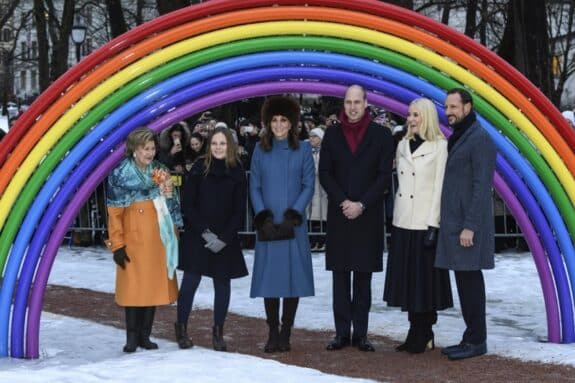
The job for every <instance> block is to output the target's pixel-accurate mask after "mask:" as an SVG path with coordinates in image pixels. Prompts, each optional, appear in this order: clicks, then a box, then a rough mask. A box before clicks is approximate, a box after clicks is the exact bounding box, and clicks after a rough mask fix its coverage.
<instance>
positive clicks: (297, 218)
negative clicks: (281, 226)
mask: <svg viewBox="0 0 575 383" xmlns="http://www.w3.org/2000/svg"><path fill="white" fill-rule="evenodd" d="M284 222H285V223H287V224H288V225H291V226H299V225H301V224H302V223H303V217H302V216H301V214H300V212H299V211H297V210H295V209H292V208H289V209H287V210H286V211H285V212H284Z"/></svg>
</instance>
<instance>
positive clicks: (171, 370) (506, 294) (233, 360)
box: [0, 247, 575, 383]
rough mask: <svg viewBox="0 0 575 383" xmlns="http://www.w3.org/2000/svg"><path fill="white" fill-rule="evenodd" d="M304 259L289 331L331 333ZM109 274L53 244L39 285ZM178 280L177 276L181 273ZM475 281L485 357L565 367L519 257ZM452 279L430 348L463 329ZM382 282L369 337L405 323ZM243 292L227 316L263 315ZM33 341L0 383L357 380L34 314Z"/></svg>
mask: <svg viewBox="0 0 575 383" xmlns="http://www.w3.org/2000/svg"><path fill="white" fill-rule="evenodd" d="M245 257H246V262H247V264H248V268H250V269H251V265H252V263H253V253H252V252H251V251H246V252H245ZM313 263H314V273H315V276H314V278H315V286H316V296H315V297H310V298H304V299H302V300H301V301H300V306H299V309H298V314H297V317H296V323H295V326H296V327H301V328H308V329H328V330H329V329H332V328H333V317H332V312H331V273H330V272H327V271H325V264H324V256H323V254H314V256H313ZM114 272H115V267H114V264H113V262H112V259H111V254H110V253H109V252H108V251H107V250H106V249H104V248H77V247H76V248H72V249H68V248H65V247H62V248H61V249H60V252H59V254H58V256H57V258H56V262H55V264H54V268H53V270H52V273H51V275H50V281H49V283H52V284H58V285H66V286H71V287H83V288H88V289H92V290H96V291H102V292H110V293H112V292H113V291H114ZM178 278H179V280H181V274H179V275H178ZM485 278H486V288H487V299H488V302H487V316H488V318H487V319H488V351H489V353H493V354H498V355H502V356H511V357H515V358H519V359H522V360H530V361H541V362H552V363H561V364H568V365H572V366H575V352H574V349H573V346H572V345H557V344H549V343H545V342H542V340H543V339H545V336H546V333H547V330H546V318H545V307H544V304H543V297H542V293H541V287H540V284H539V278H538V276H537V272H536V270H535V266H534V264H533V260H532V258H531V255H530V254H529V253H520V254H518V253H506V254H504V255H499V256H497V257H496V268H495V270H492V271H487V272H485ZM452 283H453V289H454V301H455V308H452V309H450V310H446V311H444V312H440V313H439V319H438V323H437V325H436V326H435V328H434V332H435V336H436V344H437V345H438V346H440V347H441V346H445V345H449V344H452V343H457V342H459V340H460V337H461V333H462V332H463V328H464V325H463V320H462V319H461V316H460V313H459V302H458V300H457V293H456V291H455V283H454V282H453V281H452ZM383 285H384V273H376V274H374V278H373V283H372V286H373V304H372V310H371V315H370V325H369V326H370V332H371V333H373V334H380V335H386V336H389V337H391V338H393V339H397V340H402V339H403V337H404V336H405V333H406V331H407V326H408V324H407V318H406V314H405V313H402V312H400V311H399V310H397V309H393V308H388V307H386V305H385V303H384V302H383V301H382V296H383ZM249 286H250V277H246V278H241V279H237V280H234V281H233V282H232V298H231V305H230V311H232V312H235V313H238V314H243V315H248V316H253V317H264V311H263V302H262V300H261V299H250V298H249ZM212 294H213V291H212V284H211V283H210V280H209V279H207V278H204V280H202V283H201V284H200V287H199V289H198V292H197V294H196V299H195V302H194V307H201V308H210V307H211V305H212V299H213V295H212ZM76 331H78V332H81V333H82V334H86V333H89V332H94V334H95V335H94V339H95V341H94V342H93V343H92V344H90V345H78V344H75V343H74V342H71V341H70V339H73V334H74V332H76ZM63 334H66V335H65V336H63ZM40 337H41V339H40V347H41V358H40V359H39V360H37V361H21V360H11V359H5V360H0V381H6V382H8V381H15V382H16V381H22V382H52V381H53V382H68V381H69V382H72V381H74V382H78V381H81V382H104V381H115V382H116V381H117V382H124V381H125V382H128V381H130V382H133V381H134V378H135V377H140V378H139V379H138V380H139V381H142V380H141V377H148V378H149V380H148V381H153V382H163V381H169V382H176V381H179V380H180V379H183V377H190V378H192V377H193V381H198V382H220V381H228V380H229V381H234V382H244V381H245V382H259V381H262V382H263V381H266V382H269V381H272V380H273V381H274V382H276V383H281V382H292V381H298V382H312V381H313V382H323V381H326V382H327V381H329V382H347V381H362V380H358V379H350V378H343V377H334V376H332V375H328V374H323V373H320V372H318V371H316V370H311V369H305V368H300V367H293V366H286V365H283V364H280V363H277V362H274V361H270V360H264V359H260V358H257V357H252V356H244V355H238V354H230V353H226V354H222V353H215V352H213V351H211V350H207V349H201V348H194V349H192V350H188V351H186V352H184V351H180V350H179V349H178V348H177V345H176V344H175V343H174V342H167V341H163V340H158V342H159V343H160V350H159V351H158V352H153V353H149V352H148V353H145V352H138V353H135V354H131V355H126V354H124V353H123V352H121V347H120V346H119V342H121V341H119V340H120V339H123V337H124V334H123V331H122V330H118V329H115V328H110V327H107V326H102V325H99V324H96V323H92V322H87V321H81V320H77V319H73V318H66V317H61V316H57V315H53V314H50V313H44V314H43V316H42V324H41V333H40ZM96 339H97V340H96ZM326 341H327V339H326ZM208 366H209V368H208ZM179 378H180V379H179Z"/></svg>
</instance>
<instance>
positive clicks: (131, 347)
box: [124, 307, 140, 352]
mask: <svg viewBox="0 0 575 383" xmlns="http://www.w3.org/2000/svg"><path fill="white" fill-rule="evenodd" d="M138 309H139V307H126V308H125V311H126V345H125V346H124V352H134V351H136V349H137V348H138V333H139V332H140V328H139V326H140V321H139V317H138Z"/></svg>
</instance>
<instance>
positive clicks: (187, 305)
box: [178, 271, 230, 326]
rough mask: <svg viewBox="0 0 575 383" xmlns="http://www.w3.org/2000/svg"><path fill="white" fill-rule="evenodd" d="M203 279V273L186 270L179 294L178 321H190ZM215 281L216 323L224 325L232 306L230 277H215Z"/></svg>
mask: <svg viewBox="0 0 575 383" xmlns="http://www.w3.org/2000/svg"><path fill="white" fill-rule="evenodd" d="M201 280H202V275H201V274H199V273H194V272H188V271H185V272H184V278H183V279H182V285H181V286H180V293H179V295H178V323H188V318H189V316H190V311H191V310H192V305H193V303H194V296H195V295H196V290H197V289H198V286H199V284H200V281H201ZM213 281H214V324H215V325H216V326H223V325H224V322H225V320H226V315H227V313H228V307H229V306H230V280H229V278H213Z"/></svg>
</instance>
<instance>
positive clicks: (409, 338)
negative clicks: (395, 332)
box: [395, 311, 415, 351]
mask: <svg viewBox="0 0 575 383" xmlns="http://www.w3.org/2000/svg"><path fill="white" fill-rule="evenodd" d="M407 318H408V320H409V330H408V331H407V337H406V338H405V341H404V342H403V343H402V344H400V345H399V346H397V347H396V348H395V351H407V350H408V349H410V348H411V347H412V345H413V339H414V336H415V328H414V325H413V321H414V313H413V312H411V311H410V312H409V313H408V314H407Z"/></svg>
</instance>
